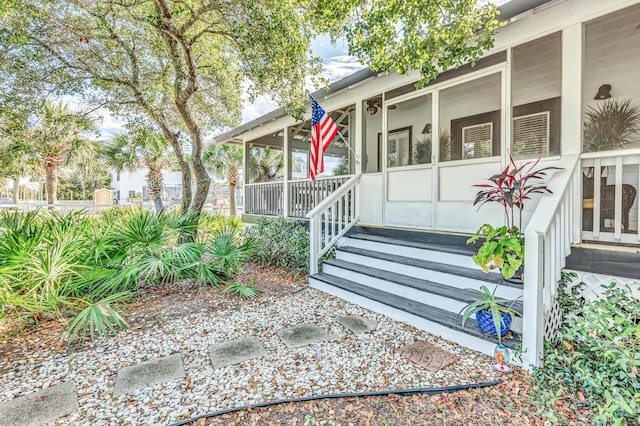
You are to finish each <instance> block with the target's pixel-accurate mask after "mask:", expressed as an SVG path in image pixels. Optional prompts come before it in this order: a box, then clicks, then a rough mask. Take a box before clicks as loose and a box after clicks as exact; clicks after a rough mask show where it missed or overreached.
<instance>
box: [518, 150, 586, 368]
mask: <svg viewBox="0 0 640 426" xmlns="http://www.w3.org/2000/svg"><path fill="white" fill-rule="evenodd" d="M563 163H564V164H567V165H568V167H567V168H565V169H563V170H561V171H559V172H557V173H555V174H554V175H553V177H552V178H551V181H550V182H549V185H548V188H549V189H550V190H551V191H552V194H549V195H545V196H543V197H542V198H541V200H540V202H539V203H538V206H537V207H536V210H535V212H534V213H533V216H532V217H531V220H530V221H529V224H528V225H527V227H526V230H525V251H524V252H525V262H524V265H525V266H524V295H523V318H522V322H523V330H522V346H523V347H522V349H523V354H522V361H523V365H524V366H525V367H529V366H540V365H541V363H542V355H543V344H544V338H545V331H547V333H549V332H550V330H546V328H548V327H553V326H554V323H548V322H549V321H548V319H551V316H552V315H559V314H560V313H559V312H555V313H552V309H553V307H554V304H555V298H556V294H557V290H558V280H560V277H561V270H562V268H563V267H564V265H565V259H566V257H567V256H568V255H569V254H570V253H571V244H572V243H573V242H578V241H577V240H579V232H578V233H577V235H578V237H576V233H575V232H574V228H575V227H576V226H579V224H580V223H581V221H580V217H581V216H580V200H579V198H580V185H581V184H582V182H581V179H580V178H581V171H580V169H579V167H578V164H579V163H580V161H579V156H578V155H573V156H567V161H566V162H565V161H563ZM547 323H548V324H547Z"/></svg>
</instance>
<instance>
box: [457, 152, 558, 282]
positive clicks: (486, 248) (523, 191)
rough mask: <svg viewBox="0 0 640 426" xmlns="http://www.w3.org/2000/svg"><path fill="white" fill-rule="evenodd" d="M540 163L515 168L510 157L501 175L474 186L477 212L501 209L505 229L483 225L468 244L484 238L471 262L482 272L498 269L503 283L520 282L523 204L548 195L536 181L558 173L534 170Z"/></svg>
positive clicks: (547, 169)
mask: <svg viewBox="0 0 640 426" xmlns="http://www.w3.org/2000/svg"><path fill="white" fill-rule="evenodd" d="M539 162H540V157H538V159H537V160H535V161H528V162H526V163H524V164H523V165H521V166H518V165H516V163H515V161H514V160H513V157H512V156H511V154H509V163H508V164H507V166H506V167H505V168H504V170H502V172H501V173H498V174H497V175H493V176H491V177H490V178H489V183H486V184H477V185H474V186H475V187H477V188H481V189H480V191H478V193H477V194H476V199H475V201H474V202H473V205H474V206H476V205H477V206H478V208H480V207H482V206H483V205H484V204H486V203H489V202H493V203H498V204H500V205H501V206H502V207H503V209H504V213H505V217H506V225H503V226H500V227H497V228H495V227H493V226H492V225H490V224H488V223H485V224H483V225H482V226H480V228H479V229H478V231H477V232H476V233H475V235H473V236H472V237H471V238H469V240H467V244H471V243H475V242H476V241H478V240H479V239H480V236H481V235H485V240H484V243H483V244H482V246H480V248H479V249H478V252H477V254H476V255H474V256H473V261H474V262H475V263H476V264H477V265H478V266H480V267H481V268H482V270H483V271H484V272H489V271H490V270H492V269H495V268H499V269H500V271H501V272H502V276H503V277H504V278H505V279H511V278H512V277H513V276H514V275H519V277H518V278H519V279H520V280H522V272H521V271H522V270H523V265H524V234H523V233H522V231H521V230H522V210H523V209H524V202H525V200H529V199H530V198H531V194H542V193H548V194H550V193H551V191H550V190H549V188H547V185H546V184H544V183H541V182H539V181H540V180H542V179H544V178H545V177H546V175H547V172H549V171H551V170H559V168H558V167H544V168H541V169H536V166H537V165H538V163H539Z"/></svg>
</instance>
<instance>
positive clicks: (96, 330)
mask: <svg viewBox="0 0 640 426" xmlns="http://www.w3.org/2000/svg"><path fill="white" fill-rule="evenodd" d="M130 296H131V293H128V292H123V293H116V294H112V295H109V296H107V297H106V298H104V299H101V300H99V301H97V302H95V303H92V302H87V301H85V300H79V301H78V302H79V305H78V308H80V309H81V310H80V312H78V314H77V315H76V317H75V318H74V319H73V320H72V321H71V322H69V323H68V324H67V325H66V327H65V330H64V332H63V335H62V337H63V339H65V340H68V341H75V340H78V339H82V338H84V337H85V336H86V335H87V333H89V336H90V337H91V339H92V340H93V339H94V337H97V336H108V335H109V334H116V333H117V330H116V327H118V328H127V323H126V322H125V321H124V319H123V318H122V316H121V315H120V314H119V313H118V312H116V311H115V309H114V307H113V306H112V304H117V303H119V302H121V301H122V300H124V299H127V298H128V297H130Z"/></svg>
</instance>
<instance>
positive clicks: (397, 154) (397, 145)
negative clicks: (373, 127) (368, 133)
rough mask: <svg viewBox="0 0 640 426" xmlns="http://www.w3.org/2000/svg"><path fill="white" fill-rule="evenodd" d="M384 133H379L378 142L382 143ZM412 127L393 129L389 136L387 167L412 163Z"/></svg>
mask: <svg viewBox="0 0 640 426" xmlns="http://www.w3.org/2000/svg"><path fill="white" fill-rule="evenodd" d="M381 139H382V133H379V134H378V143H379V145H381V144H382V140H381ZM412 152H413V147H412V146H411V127H404V128H402V129H396V130H391V131H390V132H389V135H388V136H387V167H400V166H408V165H410V164H412V161H411V160H412V159H411V153H412Z"/></svg>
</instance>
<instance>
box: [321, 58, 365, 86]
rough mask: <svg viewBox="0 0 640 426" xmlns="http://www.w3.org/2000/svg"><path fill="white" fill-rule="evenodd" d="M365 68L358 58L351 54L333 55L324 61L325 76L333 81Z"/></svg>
mask: <svg viewBox="0 0 640 426" xmlns="http://www.w3.org/2000/svg"><path fill="white" fill-rule="evenodd" d="M362 68H364V65H362V64H361V63H360V62H358V60H357V59H356V58H354V57H353V56H349V55H339V56H332V57H330V58H328V59H327V60H326V61H325V63H324V71H323V72H322V75H323V77H327V78H328V79H329V81H331V82H332V83H333V82H334V81H337V80H340V79H341V78H344V77H347V76H349V75H351V74H353V73H354V72H356V71H358V70H361V69H362Z"/></svg>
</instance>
